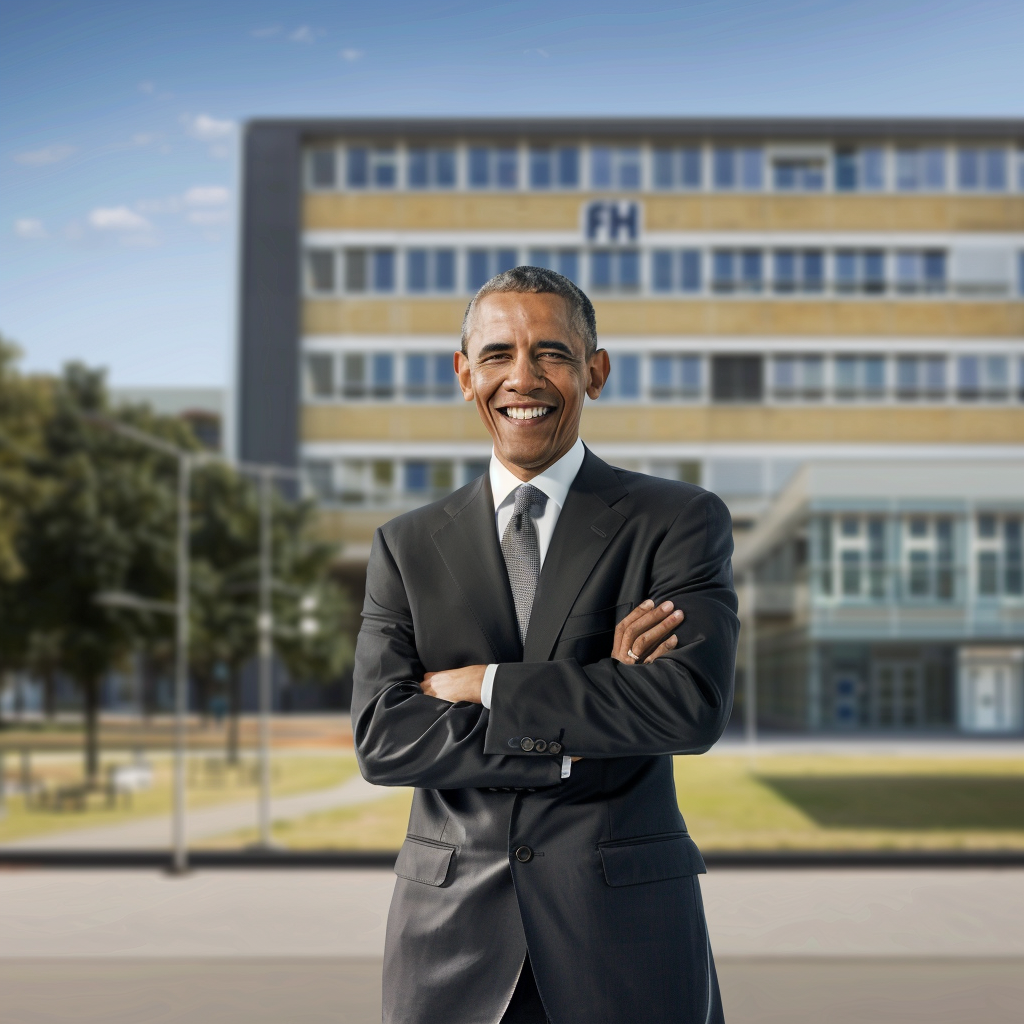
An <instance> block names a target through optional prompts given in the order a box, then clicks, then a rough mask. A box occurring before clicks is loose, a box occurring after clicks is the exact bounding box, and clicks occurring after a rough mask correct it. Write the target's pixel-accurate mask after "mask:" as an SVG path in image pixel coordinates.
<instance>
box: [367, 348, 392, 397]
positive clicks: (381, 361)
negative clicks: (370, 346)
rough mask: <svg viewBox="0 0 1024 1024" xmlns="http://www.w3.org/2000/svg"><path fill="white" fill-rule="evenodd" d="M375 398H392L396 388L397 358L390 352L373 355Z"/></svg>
mask: <svg viewBox="0 0 1024 1024" xmlns="http://www.w3.org/2000/svg"><path fill="white" fill-rule="evenodd" d="M371 372H372V379H371V384H372V386H373V397H374V398H391V397H392V396H393V394H394V390H395V358H394V356H392V355H391V354H390V353H387V352H379V353H377V354H376V355H375V356H374V357H373V366H372V369H371Z"/></svg>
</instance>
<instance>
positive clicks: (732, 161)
mask: <svg viewBox="0 0 1024 1024" xmlns="http://www.w3.org/2000/svg"><path fill="white" fill-rule="evenodd" d="M712 165H713V168H714V184H715V188H716V189H719V190H729V189H741V190H743V191H745V192H755V191H760V189H761V188H762V187H763V184H764V182H763V178H764V158H763V154H762V152H761V150H760V149H736V148H733V147H718V148H716V149H715V151H714V154H713V157H712Z"/></svg>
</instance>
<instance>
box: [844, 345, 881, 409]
mask: <svg viewBox="0 0 1024 1024" xmlns="http://www.w3.org/2000/svg"><path fill="white" fill-rule="evenodd" d="M835 374H836V379H835V394H836V398H837V399H840V400H843V399H845V400H847V401H849V400H851V399H863V398H868V399H875V400H878V399H880V398H883V397H884V395H885V359H884V358H883V357H882V356H837V357H836V362H835Z"/></svg>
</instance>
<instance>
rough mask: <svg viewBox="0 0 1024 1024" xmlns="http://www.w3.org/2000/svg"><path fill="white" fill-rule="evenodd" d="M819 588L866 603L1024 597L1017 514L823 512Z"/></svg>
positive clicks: (1023, 557) (1023, 562)
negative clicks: (956, 516)
mask: <svg viewBox="0 0 1024 1024" xmlns="http://www.w3.org/2000/svg"><path fill="white" fill-rule="evenodd" d="M817 534H818V553H817V556H818V558H817V571H816V574H815V575H816V579H817V587H818V590H819V592H820V593H821V594H822V595H825V596H839V597H842V598H844V599H847V600H849V599H851V598H852V599H862V600H867V601H891V600H893V599H898V598H901V597H909V598H913V599H918V600H932V601H941V602H952V601H957V600H960V601H962V600H964V599H965V598H967V597H968V596H971V595H973V596H975V597H982V598H992V597H1010V598H1020V597H1024V546H1022V519H1021V517H1020V516H1019V515H1000V514H995V513H988V512H985V513H981V514H979V515H977V516H975V517H974V518H973V520H969V521H963V520H954V519H953V518H952V517H950V516H926V515H911V516H905V517H902V518H886V517H883V516H870V515H867V516H865V515H844V516H834V517H833V516H823V517H821V519H820V521H819V524H818V531H817Z"/></svg>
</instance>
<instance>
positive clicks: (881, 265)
mask: <svg viewBox="0 0 1024 1024" xmlns="http://www.w3.org/2000/svg"><path fill="white" fill-rule="evenodd" d="M864 291H866V292H874V293H880V292H884V291H885V253H884V252H879V251H877V250H874V249H869V250H868V251H867V252H865V253H864Z"/></svg>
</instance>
